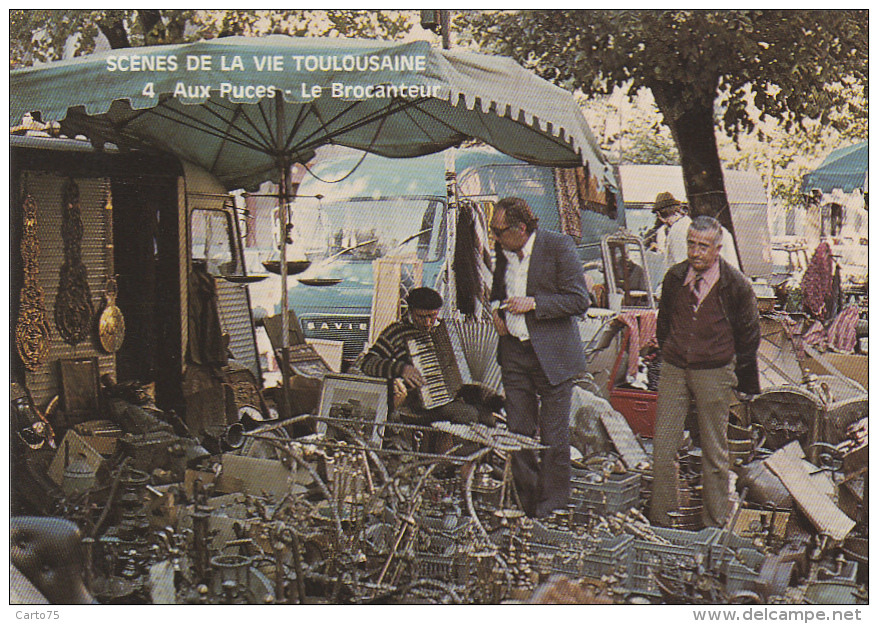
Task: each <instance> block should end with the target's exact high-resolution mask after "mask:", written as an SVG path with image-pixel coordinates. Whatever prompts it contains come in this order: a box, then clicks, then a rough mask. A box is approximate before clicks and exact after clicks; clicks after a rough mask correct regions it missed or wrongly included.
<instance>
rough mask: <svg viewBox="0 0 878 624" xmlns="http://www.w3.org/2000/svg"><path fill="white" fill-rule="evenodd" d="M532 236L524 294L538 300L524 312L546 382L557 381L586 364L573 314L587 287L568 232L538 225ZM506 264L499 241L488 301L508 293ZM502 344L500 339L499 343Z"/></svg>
mask: <svg viewBox="0 0 878 624" xmlns="http://www.w3.org/2000/svg"><path fill="white" fill-rule="evenodd" d="M535 237H536V238H535V239H534V246H533V252H532V255H531V259H530V268H529V269H528V274H527V296H528V297H533V298H534V299H535V300H536V309H535V310H533V311H531V312H528V313H527V314H525V322H526V323H527V329H528V332H529V333H530V340H531V343H532V344H533V348H534V351H535V352H536V354H537V358H538V359H539V361H540V365H541V366H542V368H543V372H544V373H545V374H546V377H548V379H549V383H551V384H552V385H557V384H559V383H561V382H563V381H567V380H568V379H571V378H572V377H575V376H576V375H578V374H580V373H581V372H583V371H584V370H585V353H584V352H583V350H582V341H581V338H580V336H579V327H578V326H577V324H576V321H575V319H574V318H573V317H575V316H578V315H580V314H584V313H585V312H586V310H588V303H589V296H588V288H587V287H586V285H585V278H584V277H583V270H582V263H581V262H580V260H579V255H578V254H577V252H576V245H574V243H573V239H572V238H570V237H569V236H567V235H566V234H560V233H558V232H552V231H549V230H541V229H539V228H538V229H537V230H535ZM508 264H509V261H508V260H507V259H506V256H505V255H504V254H503V252H502V250H501V249H500V247H499V245H498V247H497V267H496V269H495V271H494V283H493V285H492V288H491V300H492V301H502V300H503V299H506V267H507V265H508ZM502 344H503V341H502V340H501V341H500V347H499V348H501V349H502ZM498 359H499V352H498Z"/></svg>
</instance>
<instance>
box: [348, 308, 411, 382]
mask: <svg viewBox="0 0 878 624" xmlns="http://www.w3.org/2000/svg"><path fill="white" fill-rule="evenodd" d="M420 333H421V330H419V329H418V328H417V327H415V326H414V325H412V324H411V323H409V322H407V321H396V322H393V323H391V324H390V325H388V326H387V327H385V328H384V331H382V332H381V334H380V335H379V336H378V339H377V340H376V341H375V344H373V345H372V347H371V348H370V349H369V351H368V352H367V353H366V355H364V356H363V360H362V362H361V363H360V370H361V371H363V374H365V375H368V376H369V377H383V378H384V379H393V378H394V377H401V376H402V369H403V368H405V366H406V364H411V363H412V358H411V355H410V354H409V349H408V340H409V339H410V338H414V337H415V336H417V335H419V334H420Z"/></svg>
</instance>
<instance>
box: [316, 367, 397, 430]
mask: <svg viewBox="0 0 878 624" xmlns="http://www.w3.org/2000/svg"><path fill="white" fill-rule="evenodd" d="M317 413H318V416H320V417H323V418H328V417H338V418H354V419H358V418H359V419H362V420H363V421H364V422H372V423H373V424H374V425H381V424H382V423H384V422H385V421H386V420H387V413H388V405H387V380H386V379H379V378H377V377H366V376H364V375H342V374H338V375H335V374H328V375H326V376H325V377H324V378H323V389H322V391H321V393H320V407H319V409H318V412H317ZM328 428H329V427H328V424H327V423H326V422H325V421H321V420H318V421H317V433H319V434H321V435H325V434H326V432H327V430H328ZM383 437H384V427H380V426H375V427H373V428H372V435H371V438H370V440H371V443H372V444H373V445H374V446H376V447H377V446H380V445H381V440H382V438H383Z"/></svg>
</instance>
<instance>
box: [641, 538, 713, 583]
mask: <svg viewBox="0 0 878 624" xmlns="http://www.w3.org/2000/svg"><path fill="white" fill-rule="evenodd" d="M653 531H654V532H655V534H656V535H658V536H659V537H662V538H664V539H666V540H667V541H668V542H670V543H669V544H657V543H654V542H648V541H645V540H641V539H635V540H634V541H633V543H632V544H631V548H630V550H629V561H628V589H630V590H633V591H638V592H641V593H644V594H649V595H653V596H660V595H661V592H660V591H659V588H658V585H656V582H655V575H654V573H655V571H658V570H661V569H662V567H665V568H671V569H679V568H690V569H694V568H695V567H696V566H697V565H698V563H707V558H708V557H709V556H710V548H711V546H713V545H714V544H715V543H716V541H717V539H718V537H719V534H720V530H719V529H717V528H706V529H702V530H700V531H683V530H680V529H665V528H659V527H656V528H654V529H653Z"/></svg>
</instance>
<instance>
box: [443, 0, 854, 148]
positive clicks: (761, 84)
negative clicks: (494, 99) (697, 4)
mask: <svg viewBox="0 0 878 624" xmlns="http://www.w3.org/2000/svg"><path fill="white" fill-rule="evenodd" d="M457 23H458V25H459V26H460V27H463V28H467V29H468V31H469V34H470V36H472V38H473V39H474V40H475V41H476V42H477V43H479V44H480V45H481V46H482V47H483V48H485V49H490V50H493V51H495V52H499V53H502V54H506V55H509V56H512V57H513V58H516V59H517V60H518V61H519V62H521V63H522V64H524V65H526V66H528V67H531V68H533V69H534V70H536V71H537V72H538V73H540V74H541V75H543V76H544V77H546V78H548V79H550V80H553V81H555V82H557V83H559V84H562V85H563V86H566V87H568V88H574V89H580V90H581V91H582V92H583V93H585V94H587V95H599V94H608V93H610V92H611V91H612V90H613V89H614V88H615V87H623V86H624V87H626V88H627V89H628V92H629V94H631V95H633V94H635V93H637V91H638V90H640V89H641V88H643V87H646V88H649V89H651V90H652V91H653V94H654V95H655V97H656V101H657V103H658V104H659V108H660V109H661V110H662V112H663V113H664V114H665V116H666V118H667V117H668V114H671V115H672V116H673V118H677V117H678V116H679V115H680V113H681V112H682V111H685V110H688V109H690V108H691V107H692V106H695V105H704V104H708V105H712V104H713V102H714V100H715V99H716V97H717V94H718V93H722V94H723V98H722V100H721V101H720V102H718V104H719V105H720V107H721V108H722V109H723V111H724V113H723V117H722V126H723V128H724V129H725V130H726V131H727V132H728V133H729V134H730V135H735V134H737V133H739V132H741V131H750V130H752V129H753V128H754V127H755V121H756V120H757V119H764V118H765V116H766V115H768V116H772V117H774V118H776V119H779V120H781V121H782V122H783V124H784V127H785V128H787V129H789V128H790V127H791V126H792V124H794V123H800V124H801V123H802V122H803V121H804V120H805V119H819V120H820V121H821V123H823V124H843V120H842V118H841V117H836V118H833V116H832V111H833V110H834V109H844V108H847V106H848V104H847V102H846V101H845V100H844V99H843V97H841V94H840V93H839V92H838V91H837V90H836V89H834V88H831V87H829V88H828V86H831V85H835V84H836V83H841V82H843V81H846V82H848V83H849V84H851V83H853V84H860V85H865V84H866V83H867V80H868V26H869V23H868V11H862V10H860V11H855V10H845V11H840V10H839V11H829V10H800V9H796V10H794V11H793V10H790V11H778V10H774V11H762V10H721V11H719V10H717V11H689V10H665V11H658V10H651V11H647V10H636V11H633V10H617V11H614V10H577V11H520V12H514V13H512V12H503V13H499V12H495V13H481V12H480V13H476V12H468V13H464V14H462V15H460V16H459V17H458V20H457ZM751 100H752V104H753V105H755V107H756V110H757V113H756V116H754V115H753V113H752V112H751V111H752V109H751V107H749V106H748V104H750V103H751ZM849 112H850V113H851V114H853V115H857V116H861V117H862V116H863V115H864V113H865V111H864V110H856V109H853V108H850V109H849ZM668 121H669V122H670V123H672V122H673V119H670V120H668Z"/></svg>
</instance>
